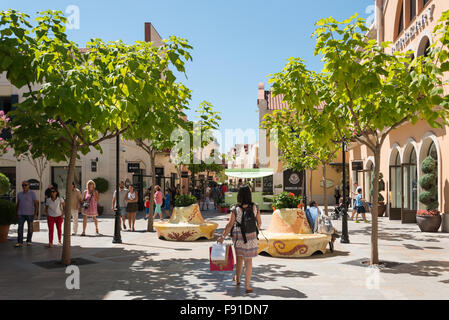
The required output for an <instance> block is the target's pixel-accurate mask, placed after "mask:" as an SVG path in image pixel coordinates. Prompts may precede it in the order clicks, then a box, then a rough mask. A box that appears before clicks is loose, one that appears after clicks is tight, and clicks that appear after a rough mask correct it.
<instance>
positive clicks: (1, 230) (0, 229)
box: [0, 225, 9, 243]
mask: <svg viewBox="0 0 449 320" xmlns="http://www.w3.org/2000/svg"><path fill="white" fill-rule="evenodd" d="M8 233H9V225H7V226H2V225H0V243H7V242H8Z"/></svg>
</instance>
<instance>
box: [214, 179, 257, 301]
mask: <svg viewBox="0 0 449 320" xmlns="http://www.w3.org/2000/svg"><path fill="white" fill-rule="evenodd" d="M237 202H238V204H237V205H236V207H235V209H234V210H231V214H230V217H229V221H228V224H227V225H226V228H225V230H224V232H223V234H222V235H221V236H220V238H218V242H219V243H223V241H224V239H225V238H226V236H227V235H228V234H229V232H231V234H232V240H233V243H234V247H235V253H236V256H237V265H236V270H235V276H234V281H235V283H236V285H240V279H241V275H242V271H243V263H244V264H245V290H246V293H251V292H253V289H252V288H251V276H252V270H253V258H255V257H257V247H258V240H257V232H258V230H259V229H260V227H261V226H262V219H261V217H260V210H259V208H258V207H257V205H256V204H254V203H253V201H252V196H251V189H250V188H249V186H247V185H243V186H241V187H240V188H239V191H238V194H237ZM247 228H249V230H248V229H247ZM231 230H232V231H231Z"/></svg>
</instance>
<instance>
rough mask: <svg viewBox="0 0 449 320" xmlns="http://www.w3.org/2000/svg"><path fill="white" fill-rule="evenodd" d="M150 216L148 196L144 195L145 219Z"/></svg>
mask: <svg viewBox="0 0 449 320" xmlns="http://www.w3.org/2000/svg"><path fill="white" fill-rule="evenodd" d="M149 217H150V197H149V196H146V197H145V220H147V219H148V218H149Z"/></svg>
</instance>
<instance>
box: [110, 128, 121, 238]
mask: <svg viewBox="0 0 449 320" xmlns="http://www.w3.org/2000/svg"><path fill="white" fill-rule="evenodd" d="M115 156H116V164H115V166H116V167H115V224H114V238H113V240H112V243H122V237H121V234H120V200H119V198H120V187H119V184H120V135H117V138H116V151H115Z"/></svg>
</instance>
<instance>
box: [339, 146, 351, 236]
mask: <svg viewBox="0 0 449 320" xmlns="http://www.w3.org/2000/svg"><path fill="white" fill-rule="evenodd" d="M341 147H342V153H343V154H342V162H343V209H342V219H341V223H342V227H341V230H342V231H341V240H340V242H341V243H349V234H348V207H347V202H346V142H345V141H344V140H343V142H342V143H341Z"/></svg>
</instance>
